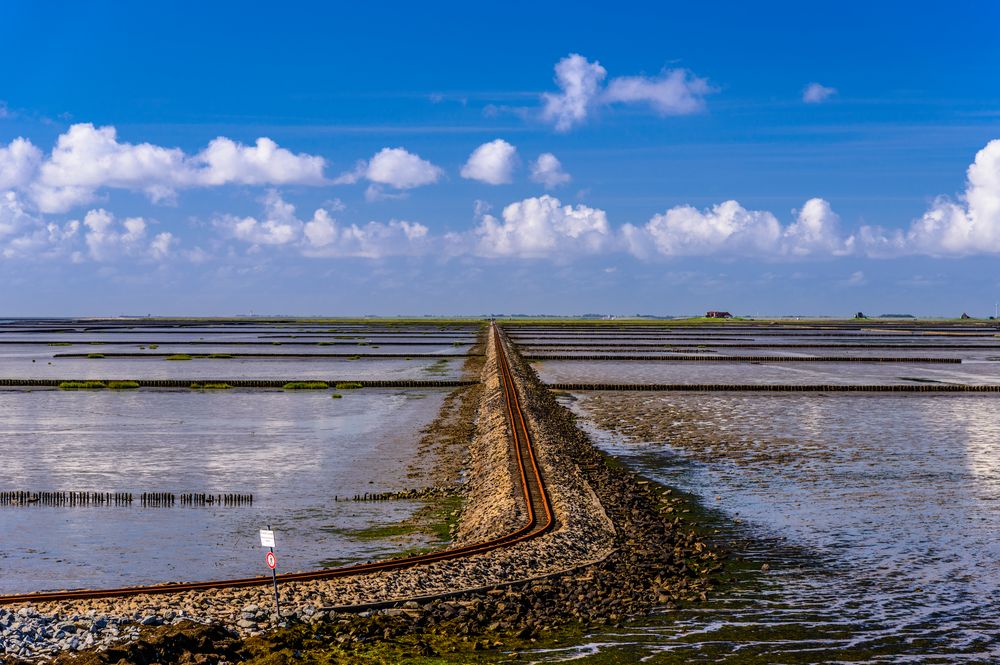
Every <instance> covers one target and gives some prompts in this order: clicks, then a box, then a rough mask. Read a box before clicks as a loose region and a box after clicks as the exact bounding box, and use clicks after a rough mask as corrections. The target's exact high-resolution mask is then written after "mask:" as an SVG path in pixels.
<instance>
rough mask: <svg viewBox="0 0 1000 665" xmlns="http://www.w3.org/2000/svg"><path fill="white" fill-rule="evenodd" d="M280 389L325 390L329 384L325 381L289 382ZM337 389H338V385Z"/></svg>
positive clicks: (338, 385)
mask: <svg viewBox="0 0 1000 665" xmlns="http://www.w3.org/2000/svg"><path fill="white" fill-rule="evenodd" d="M281 387H282V389H284V390H325V389H327V388H329V387H330V384H328V383H326V382H325V381H289V382H288V383H286V384H285V385H283V386H281ZM337 387H338V388H339V387H340V384H339V383H338V384H337Z"/></svg>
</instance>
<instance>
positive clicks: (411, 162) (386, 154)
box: [365, 148, 444, 189]
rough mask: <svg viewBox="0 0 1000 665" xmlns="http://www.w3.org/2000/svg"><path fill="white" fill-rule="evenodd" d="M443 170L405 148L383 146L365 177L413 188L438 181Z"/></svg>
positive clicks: (372, 159)
mask: <svg viewBox="0 0 1000 665" xmlns="http://www.w3.org/2000/svg"><path fill="white" fill-rule="evenodd" d="M443 173H444V172H443V171H442V170H441V169H440V168H438V167H437V166H434V165H433V164H431V163H430V162H428V161H427V160H425V159H421V158H420V156H419V155H414V154H413V153H411V152H407V151H406V150H405V149H403V148H383V149H382V150H380V151H379V152H378V153H377V154H376V155H375V156H374V157H372V158H371V161H369V162H368V166H367V168H366V169H365V177H366V178H368V179H369V180H371V181H372V182H375V183H378V184H381V185H390V186H392V187H395V188H396V189H412V188H414V187H422V186H423V185H430V184H433V183H435V182H437V181H438V180H439V179H440V178H441V176H442V175H443Z"/></svg>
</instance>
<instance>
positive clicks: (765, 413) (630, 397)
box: [526, 393, 1000, 663]
mask: <svg viewBox="0 0 1000 665" xmlns="http://www.w3.org/2000/svg"><path fill="white" fill-rule="evenodd" d="M575 398H576V399H575V400H573V398H569V397H563V398H562V399H564V400H565V402H566V403H567V404H568V405H569V406H570V407H571V408H572V409H574V410H575V411H576V412H577V413H578V414H579V415H580V416H581V424H583V425H584V427H585V428H586V429H587V430H588V431H589V432H590V434H591V435H592V437H593V438H594V439H595V441H597V442H598V443H599V445H600V446H601V447H602V448H603V449H604V450H605V451H607V452H608V453H610V454H612V455H614V456H616V457H617V458H618V459H620V460H622V461H623V462H624V463H625V464H627V465H628V466H629V467H631V468H633V469H635V470H636V471H639V472H641V473H643V474H646V475H648V476H650V477H652V478H654V479H656V480H659V481H661V482H663V483H664V484H666V485H668V486H671V487H674V488H677V489H679V490H680V491H682V492H685V493H688V494H689V495H690V496H692V497H693V499H694V500H695V501H696V502H697V504H698V505H700V506H701V507H703V511H704V512H703V514H699V516H698V517H697V519H698V520H700V521H702V522H703V523H706V524H707V525H708V526H709V527H710V528H713V529H716V530H718V533H717V534H716V538H717V539H718V541H719V542H721V543H723V544H724V545H725V546H726V547H728V548H729V549H730V550H731V551H732V552H734V554H736V555H737V556H738V557H739V558H740V559H742V562H741V563H739V564H736V565H735V568H734V572H735V575H736V581H735V582H733V583H732V585H731V586H730V587H728V588H724V589H720V590H719V592H717V593H716V594H714V596H710V597H709V601H708V602H707V603H704V604H701V605H694V606H691V607H688V608H683V607H682V608H680V609H675V610H666V609H664V610H663V611H662V613H661V614H660V615H659V616H658V617H654V618H650V619H647V620H644V621H642V622H640V623H639V624H638V625H633V626H629V627H626V628H623V629H618V630H610V631H600V632H596V633H594V634H591V635H588V636H586V637H585V638H584V639H582V640H578V641H576V643H574V644H572V645H570V646H567V647H560V648H555V649H544V650H540V651H538V652H536V653H534V654H530V656H529V655H528V654H526V656H529V658H534V659H536V660H539V661H543V662H554V661H560V660H581V661H583V662H587V661H590V660H593V661H594V662H623V663H624V662H640V661H646V662H733V663H744V662H750V663H813V662H893V663H896V662H901V663H902V662H907V663H908V662H919V663H953V662H975V663H987V662H997V661H1000V621H998V620H997V617H998V616H1000V445H998V442H1000V419H998V418H997V417H996V413H997V407H998V406H1000V403H998V400H997V398H996V397H995V396H992V395H885V394H870V395H864V394H861V395H858V394H848V395H844V394H822V393H820V394H803V395H794V394H791V395H784V394H783V395H777V396H775V395H756V394H750V395H748V394H735V393H716V394H707V395H706V394H684V393H650V394H640V395H636V394H624V393H580V394H578V395H576V396H575ZM609 410H610V411H611V412H612V413H611V416H610V418H612V419H613V420H611V421H609V420H608V418H609V416H608V413H609ZM602 413H603V414H604V417H603V418H602V417H601V416H600V414H602ZM598 422H603V424H604V425H607V426H608V427H607V428H605V427H602V426H601V425H599V424H598ZM636 422H643V423H644V424H643V427H644V429H642V430H640V431H641V432H642V438H641V439H640V440H639V441H638V442H637V441H636V440H635V439H634V438H629V437H626V436H625V435H624V434H623V433H622V432H623V431H628V430H629V428H630V427H632V426H634V425H635V423H636ZM764 564H767V566H768V568H769V570H767V571H764V570H762V566H764Z"/></svg>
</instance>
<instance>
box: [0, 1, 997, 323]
mask: <svg viewBox="0 0 1000 665" xmlns="http://www.w3.org/2000/svg"><path fill="white" fill-rule="evenodd" d="M204 4H205V3H184V2H172V3H143V4H141V5H138V4H137V5H136V6H134V7H126V6H125V5H122V4H121V3H100V2H98V3H89V4H86V5H84V4H79V3H49V4H44V5H43V4H42V3H29V2H11V3H4V4H3V5H2V6H0V26H2V28H3V39H2V40H0V57H2V60H3V62H4V63H5V66H4V67H3V68H0V280H2V282H3V284H4V288H3V289H2V291H0V314H6V315H59V314H72V315H85V314H95V315H112V314H145V313H160V314H239V313H249V312H251V311H253V312H256V313H285V314H302V315H307V314H326V315H336V314H344V315H348V314H369V313H370V314H414V313H432V314H459V313H468V314H476V313H483V312H500V311H503V312H550V313H557V314H572V313H582V312H611V313H622V314H628V313H652V314H683V313H696V312H700V311H702V310H706V309H728V310H731V311H734V312H740V313H747V314H851V313H853V312H855V311H858V310H864V311H866V312H871V313H882V312H910V313H914V314H926V315H956V314H957V313H960V312H961V311H968V312H969V313H970V314H978V315H986V314H991V313H992V310H993V303H995V302H996V301H997V300H1000V272H998V271H997V269H996V267H997V256H998V254H1000V142H997V143H991V141H994V140H996V139H1000V76H998V73H1000V40H997V39H996V25H998V24H1000V5H997V4H996V3H993V2H960V3H953V4H952V5H949V6H947V7H944V6H941V5H940V4H937V3H936V4H933V5H932V4H930V3H902V2H899V3H896V2H884V3H871V2H867V3H844V2H837V3H780V2H779V3H769V4H768V5H767V8H766V9H761V8H759V7H751V6H749V5H748V4H747V3H731V4H730V5H729V6H722V5H712V6H706V7H698V6H694V5H695V3H672V4H668V3H649V4H633V5H629V6H614V8H613V10H612V9H609V8H608V6H607V5H605V4H592V5H588V4H585V3H581V4H577V5H575V6H574V7H573V9H572V10H568V9H566V8H565V7H564V6H561V5H556V4H551V5H544V4H541V3H537V2H536V3H503V4H502V5H501V4H497V5H495V6H488V7H476V6H470V5H471V4H472V3H454V4H450V5H449V4H447V3H437V4H435V5H434V8H433V11H429V10H427V9H426V8H422V7H417V6H414V5H412V3H407V4H405V5H403V4H401V5H399V6H395V7H394V6H391V5H390V6H381V7H378V8H376V9H371V8H367V7H364V6H361V4H360V3H358V5H357V6H351V7H346V6H345V7H336V6H328V5H326V4H318V3H317V4H316V5H313V6H307V5H302V6H295V7H290V8H287V9H286V8H282V10H281V11H275V9H274V8H273V6H272V5H268V4H263V3H261V4H255V3H239V4H237V3H232V4H226V3H215V4H214V5H213V6H212V7H205V6H204Z"/></svg>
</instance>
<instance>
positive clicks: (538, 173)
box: [531, 152, 572, 189]
mask: <svg viewBox="0 0 1000 665" xmlns="http://www.w3.org/2000/svg"><path fill="white" fill-rule="evenodd" d="M531 179H532V180H534V181H535V182H537V183H541V184H542V185H544V186H545V189H555V188H556V187H558V186H559V185H565V184H566V183H568V182H569V181H570V180H572V178H571V177H570V175H569V174H568V173H566V172H565V171H563V167H562V163H561V162H560V161H559V160H558V159H557V158H556V156H555V155H553V154H552V153H551V152H543V153H542V154H541V155H539V156H538V159H536V160H535V161H534V162H532V164H531Z"/></svg>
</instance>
